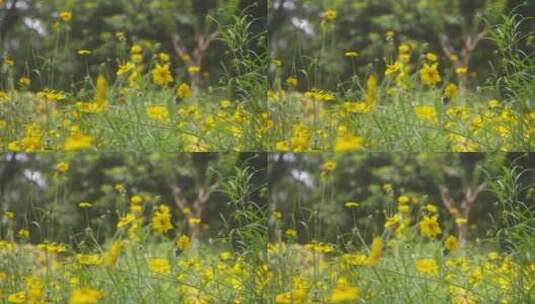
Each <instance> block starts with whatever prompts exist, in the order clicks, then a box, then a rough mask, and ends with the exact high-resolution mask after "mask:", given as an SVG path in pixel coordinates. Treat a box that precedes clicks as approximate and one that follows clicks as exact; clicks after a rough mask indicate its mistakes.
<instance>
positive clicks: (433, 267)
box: [416, 259, 439, 275]
mask: <svg viewBox="0 0 535 304" xmlns="http://www.w3.org/2000/svg"><path fill="white" fill-rule="evenodd" d="M416 270H418V271H419V272H422V273H426V274H431V275H436V274H438V270H439V269H438V264H437V262H436V261H435V260H434V259H419V260H417V261H416Z"/></svg>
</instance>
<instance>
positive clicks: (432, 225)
mask: <svg viewBox="0 0 535 304" xmlns="http://www.w3.org/2000/svg"><path fill="white" fill-rule="evenodd" d="M418 227H419V228H420V233H421V234H422V235H424V236H426V237H428V238H436V237H437V236H438V235H440V234H441V233H442V229H440V225H439V223H438V217H437V216H436V215H435V216H431V217H429V216H424V218H423V219H422V220H421V221H420V222H419V223H418Z"/></svg>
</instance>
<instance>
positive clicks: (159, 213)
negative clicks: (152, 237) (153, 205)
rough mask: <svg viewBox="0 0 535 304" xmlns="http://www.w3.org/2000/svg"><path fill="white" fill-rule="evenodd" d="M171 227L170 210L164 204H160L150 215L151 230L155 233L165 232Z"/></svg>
mask: <svg viewBox="0 0 535 304" xmlns="http://www.w3.org/2000/svg"><path fill="white" fill-rule="evenodd" d="M171 229H173V224H171V211H170V210H169V207H167V206H166V205H160V207H159V208H158V210H156V211H155V212H154V214H153V215H152V230H153V231H154V232H156V233H165V232H167V231H169V230H171Z"/></svg>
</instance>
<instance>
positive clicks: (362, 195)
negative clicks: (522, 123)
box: [268, 153, 535, 243]
mask: <svg viewBox="0 0 535 304" xmlns="http://www.w3.org/2000/svg"><path fill="white" fill-rule="evenodd" d="M513 168H516V169H514V170H513V171H515V172H516V173H515V174H516V175H519V177H518V184H517V186H518V189H517V190H522V191H517V192H518V201H517V202H514V203H512V204H513V205H516V206H518V207H519V208H520V209H521V208H523V207H521V206H520V203H519V202H522V203H524V204H526V205H527V206H532V207H531V208H533V206H534V204H535V187H532V186H533V184H534V183H535V172H534V171H533V170H534V169H535V154H533V153H531V154H521V153H349V154H329V153H323V154H321V153H320V154H318V153H309V154H307V153H304V154H303V153H302V154H271V155H270V156H269V174H268V188H269V195H270V200H269V202H270V204H271V210H273V211H275V212H280V221H279V220H277V221H276V222H275V221H273V220H272V221H271V227H270V228H271V234H272V238H275V239H276V238H279V237H280V234H282V233H284V231H285V229H287V228H292V229H294V228H295V229H297V230H298V234H297V235H298V241H300V242H304V243H306V242H310V241H311V240H320V241H327V242H343V241H344V238H345V237H346V236H347V235H350V234H351V233H352V232H354V231H353V229H358V230H359V233H360V234H362V235H363V236H364V237H366V238H369V239H370V238H371V237H372V236H373V235H380V234H381V233H382V232H383V231H384V226H383V225H384V223H385V219H386V218H387V217H389V216H392V215H393V214H395V213H396V212H398V211H397V208H398V200H399V198H400V197H401V196H407V197H408V198H409V201H410V202H412V203H414V204H409V205H412V206H420V207H418V208H423V207H424V206H426V205H428V204H431V205H433V206H435V207H436V208H437V209H438V214H439V218H440V223H441V225H442V227H443V229H444V231H448V232H449V233H455V232H456V230H457V229H458V227H456V216H455V215H454V214H452V212H451V210H449V208H448V207H447V205H446V202H445V200H451V201H453V206H454V207H456V208H457V210H458V212H459V213H460V215H461V216H462V215H463V214H466V215H467V216H466V219H467V221H468V222H467V225H466V227H467V232H466V233H467V239H468V240H472V241H475V240H476V239H484V238H486V237H490V236H491V235H493V234H492V233H495V232H496V229H500V227H502V222H501V221H502V218H501V215H502V214H501V212H502V211H503V209H502V207H501V206H500V205H499V204H498V197H497V194H496V192H495V191H493V184H494V185H495V183H496V181H497V179H498V177H500V178H502V177H503V176H505V175H507V174H509V173H510V172H512V171H511V170H512V169H513ZM521 172H523V173H522V174H520V173H521ZM516 175H514V176H516ZM506 184H507V182H505V183H504V185H506ZM471 200H472V201H471ZM348 202H353V203H356V204H357V205H358V206H356V205H353V206H352V205H351V204H350V205H346V203H348ZM418 208H414V209H411V210H413V211H415V210H416V209H418ZM411 212H412V211H411ZM464 212H466V213H464ZM414 213H415V214H413V215H416V212H414ZM277 217H279V216H277ZM487 233H489V234H487Z"/></svg>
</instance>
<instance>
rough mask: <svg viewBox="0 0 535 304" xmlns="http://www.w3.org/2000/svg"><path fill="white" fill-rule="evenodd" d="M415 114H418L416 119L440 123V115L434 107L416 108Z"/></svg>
mask: <svg viewBox="0 0 535 304" xmlns="http://www.w3.org/2000/svg"><path fill="white" fill-rule="evenodd" d="M414 112H415V113H416V117H418V118H419V119H421V120H426V121H429V122H433V123H435V122H437V121H438V113H437V110H436V108H435V107H434V106H417V107H416V108H414Z"/></svg>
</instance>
